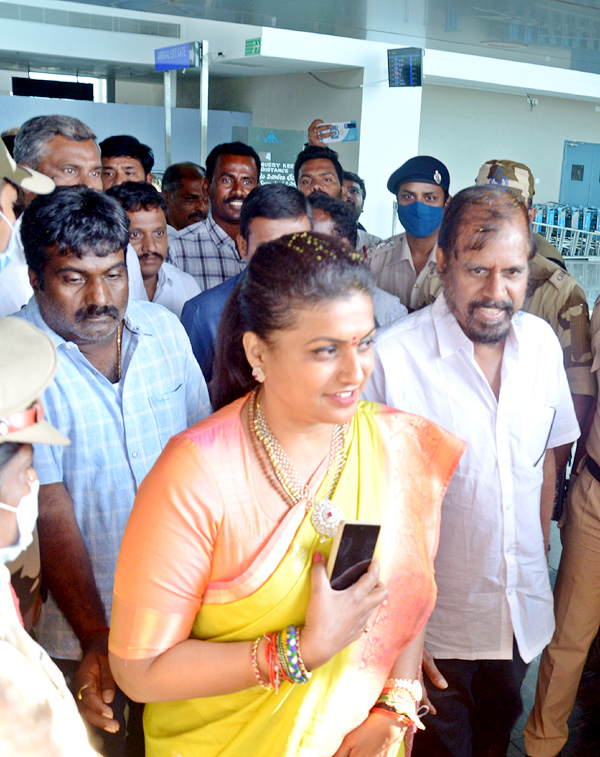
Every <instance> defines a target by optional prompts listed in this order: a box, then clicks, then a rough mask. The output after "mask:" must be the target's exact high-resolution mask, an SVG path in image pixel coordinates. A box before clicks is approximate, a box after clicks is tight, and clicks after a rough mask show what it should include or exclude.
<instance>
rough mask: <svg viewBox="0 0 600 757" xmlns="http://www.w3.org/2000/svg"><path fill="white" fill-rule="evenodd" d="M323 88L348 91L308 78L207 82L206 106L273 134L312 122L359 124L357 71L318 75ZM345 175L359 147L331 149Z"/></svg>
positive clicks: (359, 78) (359, 75) (352, 166)
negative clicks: (241, 114) (244, 117)
mask: <svg viewBox="0 0 600 757" xmlns="http://www.w3.org/2000/svg"><path fill="white" fill-rule="evenodd" d="M318 76H319V78H320V79H323V81H326V82H328V83H331V84H334V85H337V86H342V87H353V89H347V90H346V89H332V88H330V87H327V86H325V85H324V84H321V83H320V82H318V81H317V80H316V79H313V77H312V76H310V75H309V74H285V75H281V76H253V77H250V78H246V77H244V78H243V79H229V78H228V79H221V78H211V80H210V90H209V106H210V108H211V109H214V110H235V111H246V112H249V113H252V126H256V127H258V128H273V129H297V130H305V129H307V127H308V125H309V124H310V122H311V121H312V120H313V119H315V118H322V119H323V120H324V121H326V122H328V121H349V120H354V121H357V122H358V127H359V133H360V115H361V107H362V89H361V88H360V85H361V84H362V81H363V71H362V69H350V70H343V71H330V72H322V71H320V72H319V73H318ZM331 147H333V149H335V150H337V152H339V154H340V160H341V162H342V165H343V166H344V168H345V169H346V170H348V171H356V170H357V169H358V142H350V143H348V144H339V145H331Z"/></svg>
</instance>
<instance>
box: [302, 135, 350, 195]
mask: <svg viewBox="0 0 600 757" xmlns="http://www.w3.org/2000/svg"><path fill="white" fill-rule="evenodd" d="M309 160H329V161H331V163H332V164H333V167H334V169H335V172H336V174H337V177H338V179H339V182H340V186H342V184H343V183H344V169H343V168H342V164H341V163H340V157H339V155H338V154H337V152H336V151H335V150H332V149H331V148H330V147H319V145H308V147H305V148H304V150H302V152H300V153H298V157H297V158H296V162H295V163H294V180H295V182H296V185H298V177H299V176H300V169H301V168H302V166H303V165H304V164H305V163H307V162H308V161H309Z"/></svg>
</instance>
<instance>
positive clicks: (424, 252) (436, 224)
mask: <svg viewBox="0 0 600 757" xmlns="http://www.w3.org/2000/svg"><path fill="white" fill-rule="evenodd" d="M387 188H388V189H389V190H390V192H391V193H392V194H393V195H395V196H396V198H397V200H398V218H399V220H400V223H401V224H402V226H404V228H405V230H406V231H405V232H404V233H402V234H397V235H395V236H393V237H390V238H389V239H386V240H384V241H383V242H379V243H377V244H375V245H371V247H369V248H368V250H367V253H366V254H367V262H368V263H369V267H370V268H371V271H372V273H373V276H374V277H375V283H376V284H377V286H378V287H381V289H385V291H386V292H390V293H391V294H394V295H396V297H399V298H400V302H401V303H402V304H403V305H405V306H406V307H407V308H409V309H411V310H414V309H415V308H416V307H417V302H418V301H419V295H420V290H421V287H422V285H423V282H424V281H425V278H426V276H427V273H428V271H429V270H430V269H431V268H434V267H435V248H436V245H437V238H438V231H439V228H440V226H441V223H442V218H443V216H444V206H445V205H446V202H447V201H448V198H449V194H448V190H449V188H450V174H449V173H448V169H447V168H446V166H445V165H444V164H443V163H442V162H441V161H439V160H437V158H432V157H431V156H429V155H418V156H417V157H415V158H411V159H410V160H407V161H406V163H404V164H403V165H402V166H400V168H398V169H397V170H396V171H394V173H393V174H392V175H391V176H390V178H389V180H388V183H387Z"/></svg>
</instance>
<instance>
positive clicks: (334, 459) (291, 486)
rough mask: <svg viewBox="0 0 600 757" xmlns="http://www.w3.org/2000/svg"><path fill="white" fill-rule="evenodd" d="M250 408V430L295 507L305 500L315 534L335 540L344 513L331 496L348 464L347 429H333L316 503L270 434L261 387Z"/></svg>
mask: <svg viewBox="0 0 600 757" xmlns="http://www.w3.org/2000/svg"><path fill="white" fill-rule="evenodd" d="M250 409H251V410H252V412H251V413H250V417H249V421H250V430H251V432H253V433H254V434H255V435H256V438H257V439H258V440H259V441H260V442H261V444H262V445H263V447H264V449H265V452H266V453H267V456H268V458H269V460H270V461H271V465H272V466H273V470H274V471H275V475H276V476H277V480H278V481H279V483H280V484H281V486H282V487H283V490H284V491H285V492H286V494H287V495H288V497H289V498H290V499H291V500H292V502H293V503H294V504H296V503H297V502H299V501H300V500H301V499H303V498H306V510H307V512H308V511H309V510H310V509H311V508H312V515H311V518H310V521H311V523H312V525H313V527H314V529H315V531H317V533H319V534H321V541H325V538H326V537H329V538H333V537H334V536H335V534H336V532H337V529H338V526H339V524H340V522H341V521H342V520H343V519H344V514H343V512H342V511H341V510H340V508H339V507H338V506H337V505H334V503H333V502H332V501H331V496H332V495H333V492H334V491H335V488H336V486H337V485H338V481H339V480H340V476H341V475H342V471H343V469H344V465H345V464H346V454H347V453H346V430H345V428H344V426H340V425H336V426H334V427H333V433H332V435H331V448H330V451H329V467H328V468H327V473H326V474H325V480H324V482H323V497H322V499H319V500H318V501H315V495H314V494H313V493H312V492H311V490H310V489H309V487H308V485H307V484H306V482H305V481H303V480H302V478H301V476H300V474H299V473H298V471H297V470H296V468H295V467H294V465H293V464H292V461H291V460H290V458H289V457H288V456H287V454H286V452H285V450H284V449H283V447H282V446H281V444H280V443H279V442H278V441H277V439H276V437H275V435H274V434H273V432H272V431H271V428H270V426H269V424H268V423H267V420H266V418H265V416H264V413H263V411H262V408H261V406H260V402H259V400H258V388H257V389H255V390H254V392H253V396H252V397H251V398H250Z"/></svg>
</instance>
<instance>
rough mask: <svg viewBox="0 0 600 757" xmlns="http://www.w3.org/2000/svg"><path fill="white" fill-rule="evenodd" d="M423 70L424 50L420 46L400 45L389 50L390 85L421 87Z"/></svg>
mask: <svg viewBox="0 0 600 757" xmlns="http://www.w3.org/2000/svg"><path fill="white" fill-rule="evenodd" d="M422 71H423V50H421V48H419V47H398V48H396V49H395V50H388V83H389V85H390V87H420V86H421V83H422V76H421V74H422Z"/></svg>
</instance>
